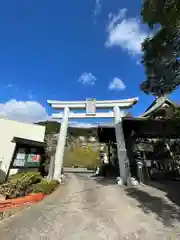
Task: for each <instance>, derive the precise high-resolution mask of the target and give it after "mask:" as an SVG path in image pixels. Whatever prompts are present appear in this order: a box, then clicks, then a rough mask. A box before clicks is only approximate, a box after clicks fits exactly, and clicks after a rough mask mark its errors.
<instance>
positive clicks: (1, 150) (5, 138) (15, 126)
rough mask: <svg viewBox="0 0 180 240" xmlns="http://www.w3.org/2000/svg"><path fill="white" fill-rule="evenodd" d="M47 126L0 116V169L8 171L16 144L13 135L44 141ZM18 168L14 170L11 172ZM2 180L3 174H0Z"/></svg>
mask: <svg viewBox="0 0 180 240" xmlns="http://www.w3.org/2000/svg"><path fill="white" fill-rule="evenodd" d="M44 135H45V127H44V126H39V125H36V124H28V123H21V122H16V121H12V120H8V119H1V118H0V163H1V162H2V163H1V164H0V169H1V171H3V172H5V173H7V172H8V169H9V165H10V163H11V160H12V156H13V153H14V150H15V146H16V144H15V143H13V142H12V140H13V137H19V138H25V139H28V140H34V141H39V142H44ZM15 171H16V170H12V171H11V173H10V174H12V173H14V172H15ZM1 175H2V174H1ZM0 181H1V176H0Z"/></svg>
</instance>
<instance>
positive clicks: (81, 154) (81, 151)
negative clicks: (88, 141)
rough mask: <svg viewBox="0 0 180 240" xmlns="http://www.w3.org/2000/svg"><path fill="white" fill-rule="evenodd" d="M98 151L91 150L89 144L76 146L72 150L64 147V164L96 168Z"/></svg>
mask: <svg viewBox="0 0 180 240" xmlns="http://www.w3.org/2000/svg"><path fill="white" fill-rule="evenodd" d="M98 157H99V151H93V150H92V148H91V146H87V147H80V146H76V148H75V149H74V150H72V151H69V150H67V149H66V151H65V155H64V166H66V167H72V166H74V165H77V166H79V167H85V168H93V169H94V168H96V167H97V165H99V158H98Z"/></svg>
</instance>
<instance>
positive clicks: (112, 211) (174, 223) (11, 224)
mask: <svg viewBox="0 0 180 240" xmlns="http://www.w3.org/2000/svg"><path fill="white" fill-rule="evenodd" d="M179 219H180V218H179V207H177V206H176V205H174V204H173V203H171V202H168V199H166V198H165V196H164V193H163V192H161V191H159V190H154V188H152V187H147V186H146V187H144V186H140V187H137V188H134V189H128V188H122V187H120V186H118V185H116V184H114V181H112V180H109V181H108V180H107V181H103V180H97V179H96V180H95V179H92V178H91V177H90V175H89V174H80V173H76V174H74V173H69V180H68V182H67V184H65V185H62V186H60V187H59V188H58V189H57V190H56V192H54V193H53V194H52V195H51V196H49V197H47V198H46V199H45V200H43V201H42V202H41V203H38V204H36V205H34V206H32V207H31V208H28V209H26V210H23V211H21V212H19V213H18V214H16V215H15V216H13V217H11V218H9V219H6V220H4V221H3V222H2V223H1V224H0V239H1V240H15V239H16V240H40V239H42V240H50V239H52V240H56V239H57V240H59V239H61V240H76V239H77V240H83V239H85V240H92V239H93V240H96V239H102V240H103V239H106V240H108V239H111V240H121V239H130V240H131V239H132V240H135V239H142V240H152V239H153V240H157V239H158V240H161V239H162V240H163V239H164V240H165V239H166V240H167V239H178V238H170V236H171V237H175V234H176V236H177V235H178V233H180V231H179V229H178V226H179V225H180V224H179V222H180V220H179Z"/></svg>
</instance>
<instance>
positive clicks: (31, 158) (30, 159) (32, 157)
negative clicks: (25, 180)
mask: <svg viewBox="0 0 180 240" xmlns="http://www.w3.org/2000/svg"><path fill="white" fill-rule="evenodd" d="M39 158H40V156H39V155H38V154H37V153H36V148H31V151H30V154H28V156H27V163H26V165H28V164H29V163H33V164H38V163H39Z"/></svg>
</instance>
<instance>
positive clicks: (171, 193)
mask: <svg viewBox="0 0 180 240" xmlns="http://www.w3.org/2000/svg"><path fill="white" fill-rule="evenodd" d="M146 185H148V186H151V187H153V188H156V189H159V190H161V191H163V192H165V193H166V197H167V198H168V199H169V200H170V201H171V202H173V203H175V204H176V205H178V206H180V192H179V189H180V181H150V182H148V183H146Z"/></svg>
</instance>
